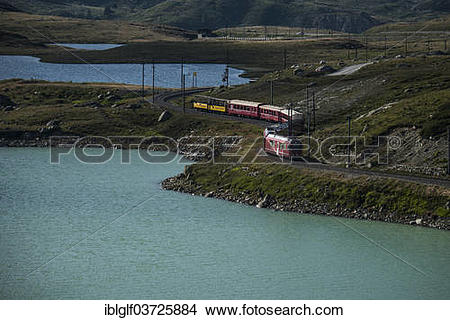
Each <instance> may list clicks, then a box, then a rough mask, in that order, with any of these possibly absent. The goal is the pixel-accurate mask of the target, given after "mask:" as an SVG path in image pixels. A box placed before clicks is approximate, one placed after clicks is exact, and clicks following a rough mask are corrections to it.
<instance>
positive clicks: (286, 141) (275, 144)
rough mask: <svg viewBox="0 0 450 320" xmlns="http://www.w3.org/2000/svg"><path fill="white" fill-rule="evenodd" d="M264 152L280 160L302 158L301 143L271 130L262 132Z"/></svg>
mask: <svg viewBox="0 0 450 320" xmlns="http://www.w3.org/2000/svg"><path fill="white" fill-rule="evenodd" d="M264 151H265V152H266V153H269V154H273V155H276V156H278V157H280V158H285V159H290V160H297V159H300V158H301V157H302V143H301V142H300V141H299V140H298V139H296V138H292V137H285V136H282V135H279V134H278V132H277V131H276V130H275V129H273V128H267V129H266V130H264Z"/></svg>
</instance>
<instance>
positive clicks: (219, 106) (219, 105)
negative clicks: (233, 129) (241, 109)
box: [193, 96, 228, 113]
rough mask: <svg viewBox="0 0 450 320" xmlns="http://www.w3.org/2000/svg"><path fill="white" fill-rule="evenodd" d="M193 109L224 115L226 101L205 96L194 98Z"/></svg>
mask: <svg viewBox="0 0 450 320" xmlns="http://www.w3.org/2000/svg"><path fill="white" fill-rule="evenodd" d="M193 107H194V109H197V110H202V111H209V112H219V113H226V112H227V107H228V100H224V99H217V98H213V97H207V96H196V97H195V101H194V103H193Z"/></svg>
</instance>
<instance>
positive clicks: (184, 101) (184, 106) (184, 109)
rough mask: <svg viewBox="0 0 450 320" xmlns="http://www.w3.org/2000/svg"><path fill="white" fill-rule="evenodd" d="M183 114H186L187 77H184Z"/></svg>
mask: <svg viewBox="0 0 450 320" xmlns="http://www.w3.org/2000/svg"><path fill="white" fill-rule="evenodd" d="M183 113H186V75H185V74H184V75H183Z"/></svg>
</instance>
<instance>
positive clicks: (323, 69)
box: [315, 65, 336, 73]
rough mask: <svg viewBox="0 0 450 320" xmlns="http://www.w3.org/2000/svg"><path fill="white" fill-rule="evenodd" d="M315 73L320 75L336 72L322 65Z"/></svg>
mask: <svg viewBox="0 0 450 320" xmlns="http://www.w3.org/2000/svg"><path fill="white" fill-rule="evenodd" d="M315 71H316V72H320V73H332V72H335V71H336V70H335V69H334V68H332V67H330V66H328V65H324V66H320V67H318V68H317V69H316V70H315Z"/></svg>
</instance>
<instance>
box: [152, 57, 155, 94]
mask: <svg viewBox="0 0 450 320" xmlns="http://www.w3.org/2000/svg"><path fill="white" fill-rule="evenodd" d="M152 101H153V103H155V59H153V61H152Z"/></svg>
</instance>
